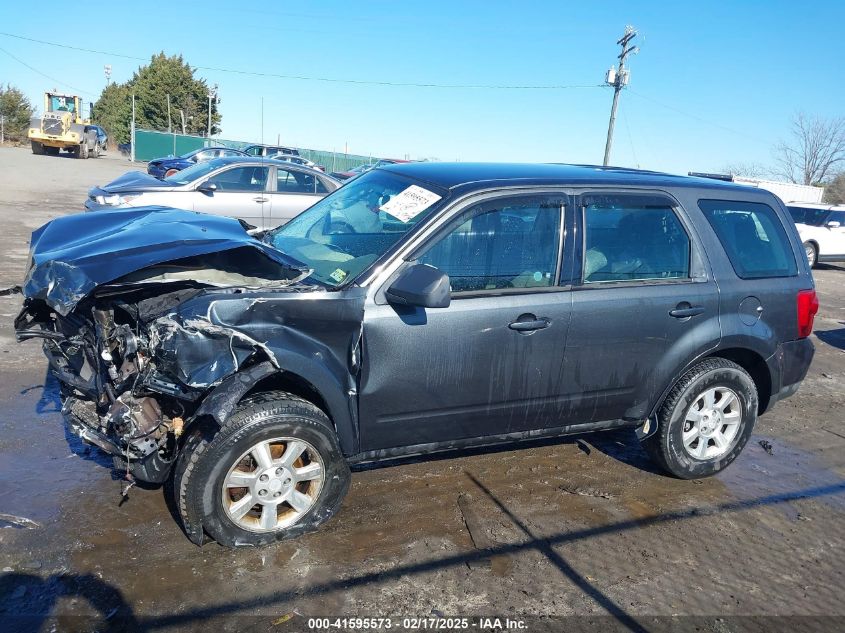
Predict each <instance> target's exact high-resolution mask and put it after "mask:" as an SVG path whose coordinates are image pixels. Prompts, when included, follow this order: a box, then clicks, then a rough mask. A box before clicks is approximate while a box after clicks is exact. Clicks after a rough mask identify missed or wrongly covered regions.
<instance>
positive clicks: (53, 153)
mask: <svg viewBox="0 0 845 633" xmlns="http://www.w3.org/2000/svg"><path fill="white" fill-rule="evenodd" d="M60 151H61V150H60V149H59V148H58V147H50V146H49V145H45V146H44V153H45V154H48V155H49V156H58V155H59V152H60Z"/></svg>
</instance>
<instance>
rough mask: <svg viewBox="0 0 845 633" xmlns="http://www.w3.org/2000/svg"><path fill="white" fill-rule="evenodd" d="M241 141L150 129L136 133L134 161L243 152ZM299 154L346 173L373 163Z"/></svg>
mask: <svg viewBox="0 0 845 633" xmlns="http://www.w3.org/2000/svg"><path fill="white" fill-rule="evenodd" d="M252 144H253V143H247V142H244V141H230V140H227V139H220V138H212V139H208V138H206V137H204V136H190V135H187V134H170V133H168V132H154V131H152V130H135V160H139V161H145V162H146V161H150V160H153V159H154V158H161V157H162V156H180V155H181V154H185V153H187V152H191V151H193V150H195V149H199V148H201V147H209V146H213V147H221V146H223V147H231V148H233V149H243V148H244V147H246V146H247V145H252ZM299 153H300V155H302V156H303V157H305V158H307V159H308V160H311V161H314V162H315V163H317V164H318V165H322V166H323V167H325V168H326V171H328V172H332V171H347V170H349V169H352V168H353V167H357V166H358V165H362V164H364V163H372V162H375V160H376V159H374V158H373V157H371V156H361V155H359V154H342V153H337V152H326V151H322V150H317V149H301V148H300V149H299Z"/></svg>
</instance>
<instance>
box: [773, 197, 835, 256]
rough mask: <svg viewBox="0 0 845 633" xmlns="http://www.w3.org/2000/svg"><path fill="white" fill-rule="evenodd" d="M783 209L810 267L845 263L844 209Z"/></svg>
mask: <svg viewBox="0 0 845 633" xmlns="http://www.w3.org/2000/svg"><path fill="white" fill-rule="evenodd" d="M787 208H788V209H789V213H790V215H792V219H793V220H794V221H795V226H796V228H797V229H798V235H800V236H801V241H802V242H803V243H804V250H805V251H806V253H807V261H808V262H810V267H813V266H815V265H816V264H817V263H819V262H845V207H843V206H839V207H837V206H832V205H829V204H803V203H802V204H796V203H790V204H788V205H787Z"/></svg>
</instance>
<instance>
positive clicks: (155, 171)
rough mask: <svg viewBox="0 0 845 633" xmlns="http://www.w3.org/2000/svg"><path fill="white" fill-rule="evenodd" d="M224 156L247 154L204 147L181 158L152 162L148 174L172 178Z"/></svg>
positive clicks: (226, 149)
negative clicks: (188, 168) (174, 175)
mask: <svg viewBox="0 0 845 633" xmlns="http://www.w3.org/2000/svg"><path fill="white" fill-rule="evenodd" d="M224 156H246V154H244V153H243V152H242V151H240V150H237V149H231V148H229V147H203V148H201V149H195V150H194V151H192V152H188V153H187V154H182V155H181V156H175V157H173V156H168V157H166V158H156V159H155V160H151V161H150V162H149V164H148V165H147V173H148V174H149V175H150V176H155V177H156V178H159V179H162V178H166V177H167V176H172V175H173V174H175V173H176V172H177V171H182V170H183V169H185V168H186V167H190V166H191V165H194V164H196V163H204V162H205V161H207V160H211V159H212V158H221V157H224Z"/></svg>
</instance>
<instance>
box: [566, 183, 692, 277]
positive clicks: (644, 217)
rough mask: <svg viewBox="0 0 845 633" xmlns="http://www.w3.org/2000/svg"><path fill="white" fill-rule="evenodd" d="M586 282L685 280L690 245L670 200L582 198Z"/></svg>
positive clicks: (643, 197)
mask: <svg viewBox="0 0 845 633" xmlns="http://www.w3.org/2000/svg"><path fill="white" fill-rule="evenodd" d="M583 210H584V242H585V243H584V283H585V284H595V283H601V282H620V281H646V280H652V281H656V280H671V279H687V278H689V275H690V240H689V236H688V235H687V233H686V231H685V230H684V228H683V226H682V225H681V222H680V220H679V219H678V216H677V215H676V213H675V210H674V208H673V207H672V204H671V202H670V201H668V200H665V199H663V198H659V197H653V196H635V195H630V196H628V195H608V196H596V195H590V196H586V197H585V198H584V203H583Z"/></svg>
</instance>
